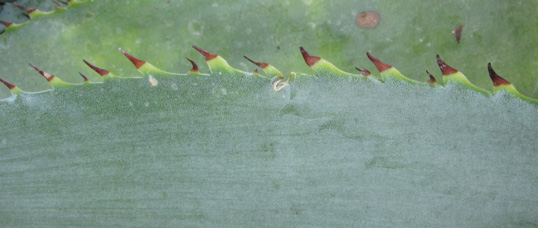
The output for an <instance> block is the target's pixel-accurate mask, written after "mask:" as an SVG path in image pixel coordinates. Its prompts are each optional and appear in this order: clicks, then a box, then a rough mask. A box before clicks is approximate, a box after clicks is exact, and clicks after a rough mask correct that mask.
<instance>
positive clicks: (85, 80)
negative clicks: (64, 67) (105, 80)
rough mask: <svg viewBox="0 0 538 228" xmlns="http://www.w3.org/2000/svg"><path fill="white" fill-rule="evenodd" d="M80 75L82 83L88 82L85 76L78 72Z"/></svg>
mask: <svg viewBox="0 0 538 228" xmlns="http://www.w3.org/2000/svg"><path fill="white" fill-rule="evenodd" d="M78 73H79V74H80V76H82V78H84V82H88V78H87V77H86V75H83V74H82V73H80V72H78Z"/></svg>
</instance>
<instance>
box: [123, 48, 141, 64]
mask: <svg viewBox="0 0 538 228" xmlns="http://www.w3.org/2000/svg"><path fill="white" fill-rule="evenodd" d="M120 51H121V53H123V55H125V57H127V58H128V59H129V60H131V62H132V63H133V64H134V66H135V67H136V69H139V68H140V67H141V66H142V65H144V64H146V61H144V60H140V59H137V58H135V57H133V56H132V55H129V53H127V52H125V51H124V50H123V49H121V48H120Z"/></svg>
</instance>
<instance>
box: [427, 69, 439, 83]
mask: <svg viewBox="0 0 538 228" xmlns="http://www.w3.org/2000/svg"><path fill="white" fill-rule="evenodd" d="M426 74H428V76H430V80H428V83H431V84H433V83H436V82H437V80H435V78H434V77H433V75H432V74H430V72H429V71H428V70H426Z"/></svg>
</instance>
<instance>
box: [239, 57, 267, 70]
mask: <svg viewBox="0 0 538 228" xmlns="http://www.w3.org/2000/svg"><path fill="white" fill-rule="evenodd" d="M243 57H245V59H247V60H248V61H250V62H251V63H254V64H255V65H257V66H258V67H260V68H262V69H265V68H266V67H267V66H269V64H267V63H262V62H256V61H254V60H252V59H250V58H249V57H246V56H243Z"/></svg>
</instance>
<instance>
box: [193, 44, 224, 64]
mask: <svg viewBox="0 0 538 228" xmlns="http://www.w3.org/2000/svg"><path fill="white" fill-rule="evenodd" d="M192 47H193V48H194V49H196V50H197V51H198V52H200V54H202V55H203V56H204V57H205V60H206V61H209V60H212V59H214V58H217V56H219V55H217V54H213V53H211V52H208V51H206V50H204V49H202V48H200V47H198V46H196V45H192Z"/></svg>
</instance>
